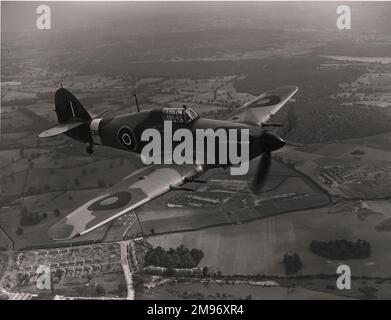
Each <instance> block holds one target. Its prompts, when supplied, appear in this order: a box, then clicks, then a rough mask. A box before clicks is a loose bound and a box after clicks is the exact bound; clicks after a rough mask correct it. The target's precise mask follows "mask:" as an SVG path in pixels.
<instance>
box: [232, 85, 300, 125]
mask: <svg viewBox="0 0 391 320" xmlns="http://www.w3.org/2000/svg"><path fill="white" fill-rule="evenodd" d="M298 89H299V88H298V87H296V86H285V87H279V88H277V89H274V90H270V91H266V92H265V93H263V94H261V95H260V96H258V97H256V98H254V99H253V100H251V101H249V102H247V103H245V104H244V105H242V106H241V107H240V108H239V109H237V110H235V112H234V113H233V114H231V115H230V117H229V118H228V119H227V120H229V121H233V122H241V123H248V124H253V125H258V126H259V125H261V124H262V123H265V122H267V121H268V120H269V119H270V117H271V116H273V115H274V114H275V113H276V112H277V111H278V110H280V109H281V108H282V107H283V106H284V105H285V104H286V103H287V102H288V101H289V99H290V98H291V97H292V96H293V95H294V94H295V93H296V92H297V90H298Z"/></svg>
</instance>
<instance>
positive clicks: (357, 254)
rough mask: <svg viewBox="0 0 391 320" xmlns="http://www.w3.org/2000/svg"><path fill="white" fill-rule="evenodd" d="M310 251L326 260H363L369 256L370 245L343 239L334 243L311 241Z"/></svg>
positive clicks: (360, 241) (365, 242)
mask: <svg viewBox="0 0 391 320" xmlns="http://www.w3.org/2000/svg"><path fill="white" fill-rule="evenodd" d="M310 249H311V251H312V252H314V253H315V254H317V255H320V256H322V257H325V258H328V259H334V260H340V259H364V258H368V257H370V255H371V245H370V244H369V243H368V242H367V241H365V240H361V239H358V240H357V241H356V242H352V241H348V240H345V239H342V240H334V241H316V240H314V241H312V242H311V245H310Z"/></svg>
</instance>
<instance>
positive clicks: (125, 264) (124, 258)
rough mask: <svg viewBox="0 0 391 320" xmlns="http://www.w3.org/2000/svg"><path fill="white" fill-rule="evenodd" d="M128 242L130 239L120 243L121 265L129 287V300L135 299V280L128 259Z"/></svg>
mask: <svg viewBox="0 0 391 320" xmlns="http://www.w3.org/2000/svg"><path fill="white" fill-rule="evenodd" d="M128 244H129V241H121V242H119V245H120V246H121V265H122V269H123V271H124V276H125V281H126V286H127V288H128V295H127V297H126V299H127V300H134V289H133V280H132V272H131V271H130V267H129V260H128Z"/></svg>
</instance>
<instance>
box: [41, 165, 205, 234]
mask: <svg viewBox="0 0 391 320" xmlns="http://www.w3.org/2000/svg"><path fill="white" fill-rule="evenodd" d="M203 171H204V169H203V167H202V166H200V165H197V164H195V165H152V166H148V167H143V168H141V169H140V170H138V171H136V172H134V173H132V174H130V175H129V176H127V177H126V178H124V179H123V180H121V181H120V182H118V183H117V184H116V185H114V186H113V187H111V188H109V189H107V190H106V191H105V192H104V193H102V194H101V195H99V196H97V197H95V198H94V199H92V200H90V201H88V202H87V203H85V204H84V205H83V206H81V207H80V208H78V209H76V210H75V211H73V212H72V213H70V214H69V215H67V216H66V217H64V218H62V219H61V220H60V221H58V222H57V223H56V224H54V225H53V226H52V227H51V228H50V229H49V231H48V236H49V237H50V238H51V239H53V240H66V239H71V238H74V237H76V236H79V235H83V234H86V233H87V232H90V231H92V230H94V229H96V228H98V227H100V226H102V225H104V224H106V223H108V222H110V221H112V220H114V219H116V218H118V217H119V216H121V215H123V214H125V213H127V212H129V211H131V210H134V209H136V208H137V207H139V206H141V205H143V204H145V203H147V202H149V201H151V200H152V199H155V198H157V197H159V196H161V195H163V194H165V193H167V192H169V191H170V190H172V188H174V187H177V186H179V185H181V184H183V183H185V182H187V181H188V180H189V179H191V178H194V177H197V176H199V175H201V174H202V173H203Z"/></svg>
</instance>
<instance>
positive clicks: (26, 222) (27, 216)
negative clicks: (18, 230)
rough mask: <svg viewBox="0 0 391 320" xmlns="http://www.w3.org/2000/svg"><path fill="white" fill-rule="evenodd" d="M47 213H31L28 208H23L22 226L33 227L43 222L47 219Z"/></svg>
mask: <svg viewBox="0 0 391 320" xmlns="http://www.w3.org/2000/svg"><path fill="white" fill-rule="evenodd" d="M47 216H48V215H47V213H46V212H43V213H38V212H29V211H28V210H27V208H26V207H22V209H21V216H20V225H21V226H33V225H36V224H38V223H40V222H41V220H42V219H45V218H47Z"/></svg>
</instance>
